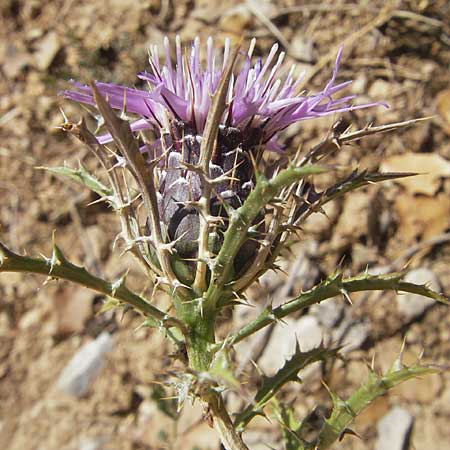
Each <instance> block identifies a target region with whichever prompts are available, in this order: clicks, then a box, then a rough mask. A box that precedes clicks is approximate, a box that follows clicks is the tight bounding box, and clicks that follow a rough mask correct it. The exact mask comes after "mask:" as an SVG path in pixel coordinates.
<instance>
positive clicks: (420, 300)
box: [396, 267, 440, 321]
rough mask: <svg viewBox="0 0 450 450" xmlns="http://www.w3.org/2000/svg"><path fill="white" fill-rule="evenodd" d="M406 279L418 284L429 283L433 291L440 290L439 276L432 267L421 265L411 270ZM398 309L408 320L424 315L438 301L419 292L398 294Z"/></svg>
mask: <svg viewBox="0 0 450 450" xmlns="http://www.w3.org/2000/svg"><path fill="white" fill-rule="evenodd" d="M405 281H409V282H410V283H416V284H427V286H429V288H430V289H432V290H433V291H439V290H440V284H439V280H438V278H437V276H436V275H435V274H434V272H432V271H431V270H430V269H427V268H425V267H421V268H418V269H414V270H411V271H410V272H408V273H407V274H406V276H405ZM396 301H397V309H398V311H399V312H400V314H402V315H403V316H404V317H405V319H406V320H407V321H410V320H412V319H414V318H416V317H418V316H420V315H422V314H423V313H424V312H425V311H426V310H427V309H428V308H429V307H430V306H431V305H433V304H435V303H436V302H435V301H434V300H433V299H431V298H427V297H423V296H421V295H418V294H411V293H407V294H398V295H397V297H396Z"/></svg>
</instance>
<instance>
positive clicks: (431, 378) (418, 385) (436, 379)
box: [392, 374, 443, 404]
mask: <svg viewBox="0 0 450 450" xmlns="http://www.w3.org/2000/svg"><path fill="white" fill-rule="evenodd" d="M442 386H443V383H442V379H441V377H440V376H439V375H438V374H433V375H427V376H426V377H423V378H413V379H412V380H408V381H406V382H405V383H401V384H399V385H398V386H397V387H396V388H395V389H394V390H393V391H392V393H393V394H394V395H399V396H400V397H402V398H403V399H405V400H406V401H410V402H414V403H420V404H424V403H432V402H434V401H435V400H436V399H437V398H439V393H440V392H441V390H442Z"/></svg>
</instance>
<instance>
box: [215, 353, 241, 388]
mask: <svg viewBox="0 0 450 450" xmlns="http://www.w3.org/2000/svg"><path fill="white" fill-rule="evenodd" d="M208 372H209V374H210V375H211V376H212V377H213V378H214V379H215V380H216V381H218V382H219V383H221V384H225V385H227V386H229V387H237V386H239V381H238V380H237V379H236V378H235V377H234V375H233V372H232V370H231V359H230V352H229V348H227V347H223V348H221V349H220V350H219V351H217V352H216V353H215V354H214V359H213V361H212V363H211V367H210V369H209V371H208Z"/></svg>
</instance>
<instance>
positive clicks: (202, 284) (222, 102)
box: [194, 46, 239, 292]
mask: <svg viewBox="0 0 450 450" xmlns="http://www.w3.org/2000/svg"><path fill="white" fill-rule="evenodd" d="M238 53H239V46H236V47H235V49H234V50H233V52H232V54H231V55H230V57H229V59H228V62H227V65H226V67H225V70H224V73H223V74H222V77H221V79H220V83H219V86H218V88H217V89H216V91H215V93H214V94H213V96H212V99H211V107H210V108H209V111H208V116H207V118H206V124H205V131H204V133H203V137H202V142H201V146H200V169H201V171H202V174H203V176H204V178H205V180H204V187H203V190H202V198H201V199H200V207H201V208H202V211H201V212H202V214H200V215H199V220H200V233H199V242H198V263H197V270H196V273H195V280H194V289H196V290H197V291H198V292H201V291H204V289H205V288H206V269H207V264H206V261H205V260H206V258H208V257H209V251H208V240H209V226H210V224H209V216H210V197H211V185H210V183H209V176H210V175H209V174H210V170H209V165H210V162H211V158H212V155H213V152H214V148H215V145H216V142H217V133H218V130H219V124H220V121H221V120H222V116H223V113H224V111H225V108H226V95H227V93H228V86H229V83H230V78H231V75H232V73H233V68H234V65H235V62H236V58H237V56H238Z"/></svg>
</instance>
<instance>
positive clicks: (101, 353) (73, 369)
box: [57, 332, 113, 397]
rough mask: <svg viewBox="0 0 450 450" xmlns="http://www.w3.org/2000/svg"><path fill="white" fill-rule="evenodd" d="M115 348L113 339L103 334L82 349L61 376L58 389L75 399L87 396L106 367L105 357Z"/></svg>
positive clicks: (107, 334)
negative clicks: (94, 380)
mask: <svg viewBox="0 0 450 450" xmlns="http://www.w3.org/2000/svg"><path fill="white" fill-rule="evenodd" d="M112 347H113V338H112V336H111V335H110V334H109V333H107V332H103V333H102V334H100V335H99V336H98V337H97V338H96V339H95V340H94V341H91V342H89V343H87V344H85V345H84V346H83V347H81V348H80V349H79V350H78V352H77V353H75V355H74V356H73V357H72V359H71V360H70V361H69V363H68V364H67V365H66V367H65V368H64V369H63V371H62V372H61V375H60V376H59V379H58V382H57V387H58V389H59V390H61V391H62V392H64V393H66V394H69V395H73V396H75V397H83V396H84V395H86V393H87V391H88V389H89V386H90V384H91V382H92V381H93V379H94V378H95V377H96V375H97V374H98V373H99V372H100V370H101V369H102V367H103V365H104V360H105V355H106V353H107V352H109V351H110V350H111V349H112Z"/></svg>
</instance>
